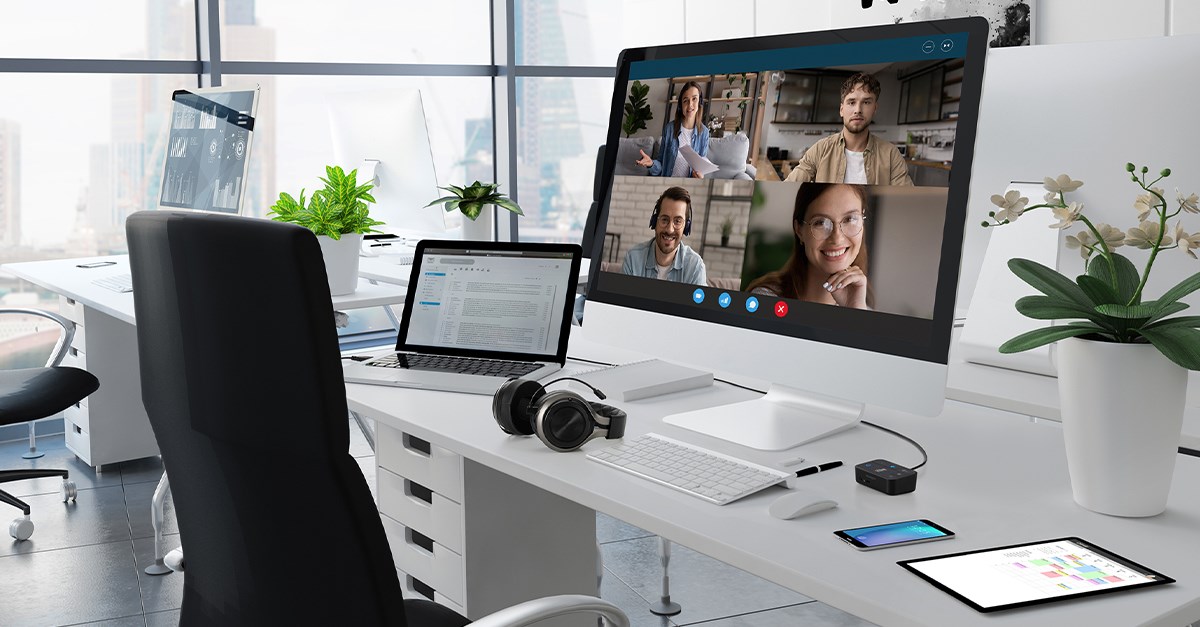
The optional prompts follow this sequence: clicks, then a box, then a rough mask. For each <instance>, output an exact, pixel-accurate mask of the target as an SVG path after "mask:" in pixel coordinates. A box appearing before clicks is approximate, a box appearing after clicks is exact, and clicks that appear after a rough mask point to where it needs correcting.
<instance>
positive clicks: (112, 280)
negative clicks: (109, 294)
mask: <svg viewBox="0 0 1200 627" xmlns="http://www.w3.org/2000/svg"><path fill="white" fill-rule="evenodd" d="M92 283H94V284H96V285H99V286H100V287H103V288H106V289H110V290H112V291H114V292H132V291H133V275H132V274H114V275H112V276H106V277H104V278H103V279H96V280H95V281H92Z"/></svg>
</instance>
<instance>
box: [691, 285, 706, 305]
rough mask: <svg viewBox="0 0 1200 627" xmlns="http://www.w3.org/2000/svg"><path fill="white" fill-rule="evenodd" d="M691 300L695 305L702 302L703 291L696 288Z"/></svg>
mask: <svg viewBox="0 0 1200 627" xmlns="http://www.w3.org/2000/svg"><path fill="white" fill-rule="evenodd" d="M692 300H693V301H695V302H696V304H697V305H699V304H700V303H702V302H704V290H702V289H700V288H698V287H697V288H696V291H694V292H692Z"/></svg>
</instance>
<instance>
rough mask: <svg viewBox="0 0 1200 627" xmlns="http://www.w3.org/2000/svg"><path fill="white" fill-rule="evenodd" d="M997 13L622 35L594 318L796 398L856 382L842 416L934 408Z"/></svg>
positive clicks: (592, 286) (772, 442)
mask: <svg viewBox="0 0 1200 627" xmlns="http://www.w3.org/2000/svg"><path fill="white" fill-rule="evenodd" d="M987 28H988V27H987V22H986V21H985V20H983V19H981V18H967V19H960V20H945V21H937V22H923V23H909V24H895V25H888V26H881V27H870V28H859V29H847V30H840V31H827V32H817V33H800V34H795V35H781V36H771V37H758V38H750V39H740V40H732V41H723V42H706V43H696V44H684V45H677V46H662V47H654V48H639V49H631V50H626V51H624V52H622V55H621V58H620V61H619V66H618V75H617V79H616V89H615V93H614V96H613V103H612V113H611V116H610V120H609V135H608V144H607V146H608V147H609V149H608V150H606V152H605V162H604V172H603V175H602V177H603V180H602V189H601V193H602V196H601V198H600V200H599V206H600V212H601V214H600V217H599V220H598V227H597V240H596V241H595V243H594V246H593V251H594V252H593V259H592V267H593V268H598V269H599V271H598V272H592V273H591V277H590V279H591V280H590V283H589V288H588V305H587V309H586V310H585V316H584V329H585V331H586V332H587V333H589V335H591V334H592V333H593V331H596V332H597V333H599V334H600V335H601V336H602V339H614V340H615V341H616V342H618V343H622V344H628V345H630V346H631V347H634V348H639V349H641V350H643V351H645V352H649V353H652V354H654V356H656V357H660V358H667V359H671V358H675V359H678V360H680V361H685V362H688V363H691V364H694V365H696V364H698V365H708V366H710V367H712V368H713V369H715V370H721V371H726V372H728V371H731V370H732V371H733V372H737V373H742V374H747V375H749V376H753V377H757V378H761V379H764V380H766V381H767V382H769V383H770V384H771V389H772V392H773V393H775V392H778V394H775V396H776V397H779V399H772V400H782V403H783V405H785V406H790V405H796V404H798V405H800V406H806V405H808V404H810V403H816V404H817V405H819V406H822V407H824V406H826V405H828V404H829V403H833V404H834V405H839V404H840V403H842V402H843V401H844V402H846V403H847V404H846V405H845V407H841V408H840V409H838V410H836V411H835V412H833V413H835V414H838V415H839V418H838V420H841V421H842V422H845V420H843V419H844V418H845V417H846V416H847V415H851V416H852V417H853V419H851V420H850V423H853V422H854V421H855V420H857V415H858V414H859V413H861V406H862V404H864V403H869V404H879V405H884V406H890V407H897V408H900V409H907V410H909V411H918V412H920V413H936V411H937V410H938V409H940V407H941V404H942V400H943V397H944V385H945V365H946V363H947V357H948V352H949V346H950V332H951V327H952V324H953V316H954V296H955V288H956V285H957V279H958V266H959V258H960V253H961V246H962V236H963V228H964V220H965V216H966V200H967V189H968V184H969V181H970V167H971V157H972V151H973V148H974V140H975V124H976V119H977V114H978V110H979V93H980V87H981V84H982V78H983V61H984V53H985V50H986V39H987ZM614 146H615V147H616V149H615V150H613V149H612V147H614ZM589 327H591V328H589ZM630 327H632V328H634V329H636V330H637V331H636V332H633V333H629V332H626V331H625V329H628V328H630ZM610 336H611V337H610ZM666 338H675V340H674V341H664V340H665V339H666ZM879 380H882V381H884V382H883V383H879V382H878V381H879ZM864 381H870V382H871V383H870V384H867V383H864ZM864 388H865V389H864ZM785 390H786V393H784V391H785ZM768 396H771V395H768ZM806 399H807V400H806ZM839 406H840V405H839ZM822 411H823V410H822ZM784 413H787V412H784ZM838 424H841V423H838ZM685 426H686V425H685ZM773 428H774V427H772V429H773ZM743 430H744V429H743ZM818 431H820V433H822V434H823V433H827V432H828V431H829V430H828V429H826V430H820V429H818ZM763 437H764V438H765V439H766V440H768V441H765V442H759V443H758V444H752V445H753V446H756V447H758V448H787V446H783V445H782V444H783V443H784V442H783V439H781V436H779V435H778V434H777V433H776V434H775V435H769V436H768V435H764V436H763ZM804 439H806V440H808V439H812V438H810V437H806V438H804ZM798 443H799V442H794V443H792V444H790V445H794V444H798ZM790 445H789V446H790Z"/></svg>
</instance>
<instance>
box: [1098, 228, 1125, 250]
mask: <svg viewBox="0 0 1200 627" xmlns="http://www.w3.org/2000/svg"><path fill="white" fill-rule="evenodd" d="M1096 230H1097V231H1099V232H1100V238H1101V239H1103V240H1104V243H1105V244H1108V247H1109V248H1110V249H1112V248H1120V247H1121V246H1124V245H1125V231H1122V230H1121V229H1118V228H1117V227H1115V226H1112V225H1109V224H1100V225H1099V226H1097V227H1096Z"/></svg>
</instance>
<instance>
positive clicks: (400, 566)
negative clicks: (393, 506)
mask: <svg viewBox="0 0 1200 627" xmlns="http://www.w3.org/2000/svg"><path fill="white" fill-rule="evenodd" d="M380 519H381V520H382V521H383V530H384V532H385V533H386V534H387V539H388V544H390V545H391V548H392V559H393V560H395V562H396V569H397V570H401V571H404V572H405V573H408V574H409V575H412V576H413V577H416V578H417V579H420V580H421V581H423V582H425V583H426V584H428V585H429V586H430V587H432V588H433V589H434V590H435V591H437V592H438V593H441V594H443V595H445V596H446V598H448V599H450V600H451V601H453V602H454V603H455V604H460V605H461V604H463V603H465V600H464V593H463V588H464V584H463V581H464V579H465V578H466V577H465V574H464V573H463V559H462V556H460V555H458V554H457V553H455V552H454V551H451V550H450V549H447V548H446V547H444V546H442V545H440V544H438V543H436V542H435V543H433V547H432V549H433V550H427V549H426V548H425V547H422V546H419V545H418V544H416V543H415V542H414V541H413V540H412V537H411V535H410V530H409V529H408V527H406V526H404V525H403V524H401V523H399V522H396V521H395V520H392V519H391V518H389V517H387V516H380Z"/></svg>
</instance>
